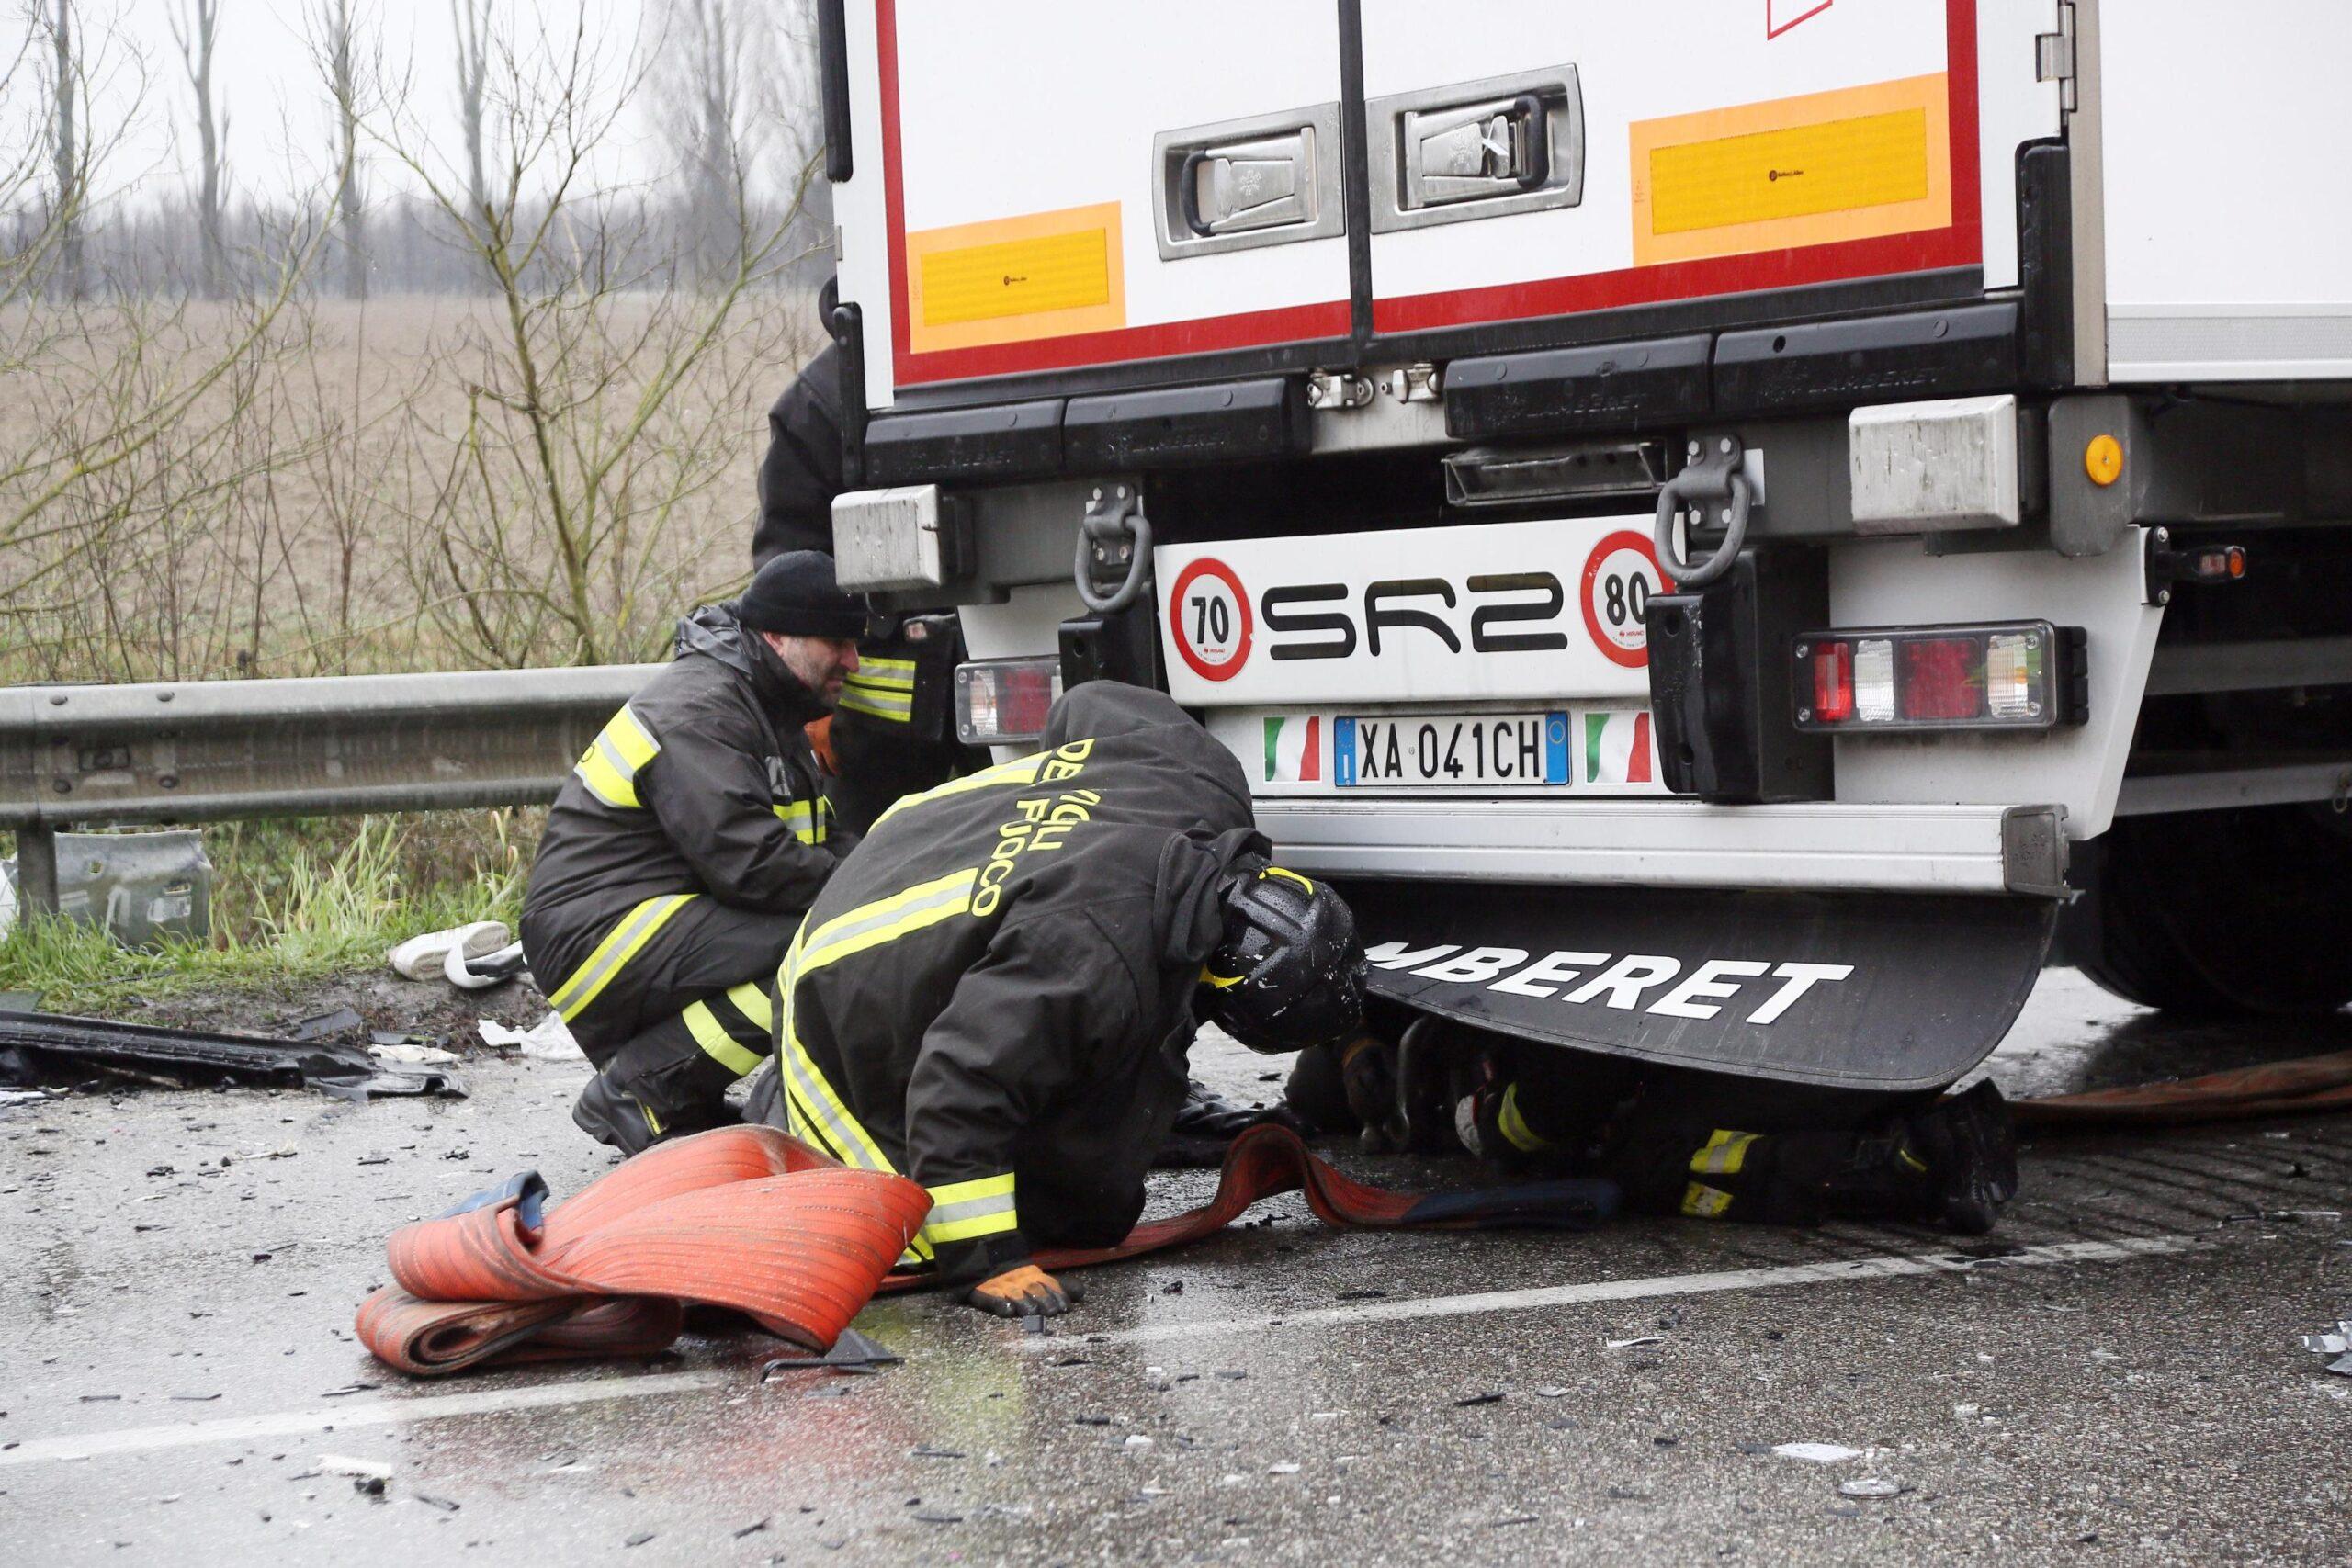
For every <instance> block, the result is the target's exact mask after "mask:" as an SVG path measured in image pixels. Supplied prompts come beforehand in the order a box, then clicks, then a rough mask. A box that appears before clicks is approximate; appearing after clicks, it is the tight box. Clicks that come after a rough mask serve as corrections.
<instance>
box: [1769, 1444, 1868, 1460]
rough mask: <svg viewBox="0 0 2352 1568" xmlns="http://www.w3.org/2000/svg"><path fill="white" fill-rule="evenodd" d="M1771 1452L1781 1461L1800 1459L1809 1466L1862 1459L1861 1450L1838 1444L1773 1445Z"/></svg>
mask: <svg viewBox="0 0 2352 1568" xmlns="http://www.w3.org/2000/svg"><path fill="white" fill-rule="evenodd" d="M1772 1451H1773V1452H1774V1453H1776V1454H1778V1455H1780V1456H1781V1458H1782V1459H1801V1460H1804V1461H1806V1462H1807V1463H1810V1464H1843V1463H1845V1462H1846V1461H1848V1460H1849V1459H1860V1458H1861V1457H1862V1450H1860V1449H1849V1448H1847V1447H1845V1446H1843V1445H1842V1444H1838V1443H1775V1444H1774V1445H1773V1446H1772Z"/></svg>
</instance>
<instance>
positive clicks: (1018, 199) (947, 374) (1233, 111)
mask: <svg viewBox="0 0 2352 1568" xmlns="http://www.w3.org/2000/svg"><path fill="white" fill-rule="evenodd" d="M849 9H850V33H851V36H850V38H849V39H848V40H847V41H848V52H849V57H850V59H851V60H852V61H853V62H857V63H856V64H855V65H854V66H853V70H857V71H861V72H862V70H863V69H865V62H867V61H869V60H870V61H872V62H874V66H873V68H874V69H876V70H877V71H878V79H877V80H876V88H877V91H876V94H875V101H876V102H877V104H878V108H879V123H878V125H877V126H876V130H877V131H878V134H879V142H880V146H879V149H878V151H879V156H878V157H877V158H873V159H870V160H869V159H865V158H861V159H860V160H859V161H858V167H857V171H856V176H855V178H854V180H853V182H852V188H851V189H849V190H846V191H844V192H843V193H842V200H843V209H842V218H843V226H844V230H845V231H853V232H856V233H860V234H869V233H872V232H875V231H876V226H875V225H873V224H871V223H870V222H867V221H865V217H864V210H863V209H865V208H867V207H870V206H871V205H873V204H875V203H876V199H877V198H878V205H879V206H880V208H881V211H880V212H879V213H878V215H877V216H878V217H879V218H880V219H881V220H882V221H881V225H880V227H881V229H882V231H883V232H884V233H885V235H886V254H884V255H882V256H878V257H877V256H875V255H873V254H859V253H857V252H855V251H853V252H851V254H845V255H844V256H843V258H842V271H843V281H844V288H843V291H842V292H843V297H844V298H847V299H856V300H858V301H859V302H860V303H861V306H862V308H863V309H864V310H865V313H866V314H865V338H866V343H867V348H868V352H867V356H866V358H867V363H866V374H867V389H868V393H869V400H870V401H871V402H872V403H873V404H874V405H875V406H883V405H885V404H887V403H888V402H890V401H892V398H891V397H890V396H889V395H888V394H889V392H890V390H891V389H893V388H896V389H910V388H918V387H922V386H926V385H929V384H933V383H938V382H944V381H962V380H968V379H971V378H979V377H996V376H1007V375H1018V374H1023V373H1027V372H1037V371H1052V370H1060V369H1067V368H1069V367H1118V366H1123V365H1125V364H1128V363H1131V362H1135V361H1139V360H1159V359H1165V358H1169V357H1171V356H1176V355H1205V354H1218V353H1227V352H1231V351H1240V350H1251V349H1257V348H1261V347H1264V346H1266V345H1270V344H1287V345H1293V346H1294V347H1295V348H1298V349H1299V350H1300V351H1301V352H1302V353H1303V354H1305V357H1303V358H1301V359H1300V361H1299V366H1300V367H1304V365H1305V364H1306V363H1308V362H1309V361H1311V360H1312V358H1313V357H1314V355H1312V354H1311V353H1305V350H1306V348H1307V346H1308V345H1312V344H1315V343H1317V341H1318V340H1319V341H1321V342H1322V343H1324V344H1326V345H1327V346H1328V344H1329V342H1330V340H1334V339H1339V340H1344V339H1345V338H1346V337H1347V336H1348V333H1349V328H1350V321H1351V302H1350V289H1349V269H1348V242H1347V238H1346V234H1345V227H1346V223H1345V212H1344V209H1343V200H1342V194H1341V193H1342V188H1343V181H1342V160H1343V155H1344V151H1345V150H1344V146H1343V138H1342V132H1341V123H1342V117H1341V114H1340V97H1341V93H1340V15H1339V8H1338V7H1337V6H1328V5H1284V6H1268V5H1263V4H1259V3H1253V0H1187V3H1186V4H1184V5H1182V6H1073V5H1069V4H1067V3H1066V0H992V3H991V4H989V5H988V6H978V7H976V6H972V5H970V4H968V3H965V0H876V4H875V5H874V6H872V8H871V10H870V11H869V10H868V9H867V8H866V7H864V6H852V7H850V8H849ZM869 20H870V22H871V25H872V26H873V28H874V33H873V36H872V37H871V38H870V39H869V38H865V37H862V36H860V35H861V34H862V33H863V31H864V28H865V26H866V25H867V23H868V21H869ZM1204 48H1207V49H1211V50H1213V51H1214V53H1215V55H1216V61H1217V67H1216V69H1215V70H1213V71H1208V70H1201V69H1198V68H1196V65H1195V66H1194V67H1192V68H1187V69H1182V70H1172V69H1160V68H1159V66H1158V65H1157V64H1156V63H1155V62H1169V61H1178V60H1181V61H1186V62H1198V60H1199V59H1200V56H1201V53H1202V51H1203V50H1204ZM868 51H870V52H868ZM861 96H862V95H861ZM877 274H878V275H880V276H877ZM877 285H878V286H879V287H877ZM884 301H887V306H886V308H884V309H880V310H877V309H876V306H877V305H878V304H882V303H883V302H884ZM877 316H887V321H877V320H876V317H877ZM1284 367H1288V366H1284Z"/></svg>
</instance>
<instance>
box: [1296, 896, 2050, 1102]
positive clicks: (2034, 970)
mask: <svg viewBox="0 0 2352 1568" xmlns="http://www.w3.org/2000/svg"><path fill="white" fill-rule="evenodd" d="M1342 886H1343V891H1344V892H1345V893H1346V894H1347V897H1348V899H1349V902H1350V903H1351V904H1352V905H1354V907H1355V909H1356V915H1357V920H1358V923H1359V924H1360V926H1361V927H1362V929H1363V938H1364V943H1365V948H1366V951H1367V953H1368V955H1369V956H1370V958H1371V961H1372V967H1371V971H1370V982H1371V989H1372V991H1373V993H1374V995H1376V996H1380V997H1385V998H1389V999H1390V1000H1393V1001H1397V1002H1402V1003H1404V1004H1406V1005H1408V1006H1409V1007H1412V1008H1416V1009H1419V1010H1422V1011H1424V1012H1431V1013H1436V1014H1438V1015H1439V1016H1441V1017H1444V1018H1451V1019H1455V1020H1459V1021H1462V1022H1464V1023H1469V1024H1475V1025H1476V1026H1478V1027H1480V1028H1483V1029H1491V1030H1494V1031H1496V1032H1499V1033H1503V1034H1508V1035H1512V1036H1515V1037H1517V1038H1519V1039H1522V1040H1533V1041H1542V1042H1549V1043H1555V1044H1560V1045H1567V1046H1573V1047H1576V1048H1577V1049H1581V1050H1591V1051H1599V1052H1601V1053H1604V1054H1606V1055H1617V1056H1630V1057H1634V1058H1637V1059H1639V1060H1642V1061H1647V1062H1658V1063H1664V1064H1668V1065H1670V1066H1679V1067H1691V1068H1696V1069H1699V1070H1702V1071H1707V1072H1717V1073H1732V1074H1737V1075H1742V1076H1745V1077H1763V1078H1776V1079H1780V1080H1782V1081H1785V1082H1791V1083H1802V1084H1814V1085H1820V1086H1823V1087H1836V1088H1841V1089H1865V1090H1879V1091H1890V1092H1899V1091H1907V1090H1914V1089H1939V1088H1941V1087H1943V1086H1944V1085H1946V1084H1949V1083H1951V1081H1952V1080H1953V1079H1954V1078H1957V1077H1960V1076H1961V1075H1962V1074H1963V1073H1965V1072H1967V1071H1968V1070H1969V1069H1970V1068H1971V1067H1973V1066H1976V1064H1977V1063H1979V1062H1981V1061H1983V1060H1984V1059H1985V1056H1986V1055H1990V1054H1991V1052H1992V1050H1993V1047H1994V1046H1996V1045H1997V1044H1998V1043H2000V1041H2001V1036H2002V1035H2003V1034H2005V1033H2007V1032H2008V1028H2009V1025H2010V1023H2011V1022H2012V1021H2015V1020H2016V1018H2017V1015H2018V1009H2019V1008H2021V1007H2023V1006H2024V1005H2025V999H2026V997H2027V996H2028V995H2029V994H2030V992H2031V991H2032V989H2033V983H2034V977H2035V976H2037V975H2038V974H2039V973H2040V972H2041V962H2042V956H2043V954H2044V953H2046V952H2047V950H2048V948H2049V945H2050V934H2051V930H2052V926H2053V924H2054V923H2055V921H2056V918H2057V908H2058V907H2057V905H2056V904H2055V903H2053V902H2052V901H2050V900H2047V899H2041V898H2011V897H1974V896H1962V895H1934V894H1928V895H1922V894H1885V893H1842V894H1821V893H1769V892H1767V893H1727V892H1714V891H1705V890H1683V889H1673V890H1668V889H1657V888H1624V887H1496V886H1477V887H1471V886H1450V885H1447V884H1443V883H1429V882H1377V883H1362V882H1360V883H1352V884H1345V885H1342Z"/></svg>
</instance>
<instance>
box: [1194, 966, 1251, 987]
mask: <svg viewBox="0 0 2352 1568" xmlns="http://www.w3.org/2000/svg"><path fill="white" fill-rule="evenodd" d="M1249 977H1250V976H1247V975H1220V974H1218V973H1217V972H1216V970H1214V969H1212V968H1210V967H1209V966H1208V965H1207V964H1202V965H1201V984H1203V985H1204V986H1206V987H1209V988H1210V989H1211V990H1214V991H1225V990H1230V989H1232V988H1233V987H1236V986H1238V985H1239V984H1241V982H1242V981H1244V980H1247V979H1248V978H1249Z"/></svg>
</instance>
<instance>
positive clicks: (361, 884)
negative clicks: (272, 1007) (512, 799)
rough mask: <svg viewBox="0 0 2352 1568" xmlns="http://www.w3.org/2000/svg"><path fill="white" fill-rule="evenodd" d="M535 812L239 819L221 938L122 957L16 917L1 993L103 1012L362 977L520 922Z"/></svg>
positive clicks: (216, 844) (232, 829) (60, 927)
mask: <svg viewBox="0 0 2352 1568" xmlns="http://www.w3.org/2000/svg"><path fill="white" fill-rule="evenodd" d="M538 816H539V814H538V813H536V812H532V813H522V812H514V811H486V812H441V813H432V814H424V815H417V816H410V817H363V818H358V819H356V822H355V821H354V820H353V819H351V818H315V819H301V820H295V821H284V822H239V823H230V824H227V825H225V826H223V827H220V828H218V829H211V830H209V831H208V833H207V835H206V841H205V848H206V852H207V853H208V854H209V856H210V857H211V859H212V862H213V897H212V935H211V938H210V940H209V941H208V942H198V941H194V940H185V939H183V940H175V941H171V942H165V943H164V944H163V945H161V946H159V947H155V948H151V949H143V950H134V949H130V948H126V947H124V946H122V945H121V944H120V943H119V942H116V941H115V940H114V939H113V938H112V937H110V936H108V935H107V933H106V932H105V931H100V930H98V929H97V928H96V927H94V926H87V925H84V924H82V923H80V922H79V921H74V920H59V919H24V920H19V921H18V922H17V925H16V927H15V928H14V929H12V930H11V931H9V932H8V933H7V935H6V937H5V938H0V990H8V991H37V992H39V993H40V998H41V1004H40V1005H41V1006H42V1007H43V1008H45V1009H47V1010H51V1011H53V1012H84V1013H104V1012H106V1011H107V1010H110V1009H119V1008H121V1007H122V1006H123V1004H125V1003H126V1002H132V1001H140V1000H149V999H162V998H171V997H181V996H187V995H190V994H219V995H252V996H255V997H267V996H284V995H286V994H288V993H289V992H291V991H293V990H295V989H297V988H299V987H301V986H303V985H306V984H310V983H314V982H317V981H320V980H323V979H326V978H329V977H331V976H335V975H339V974H347V973H350V972H352V971H354V970H380V969H381V968H382V966H383V963H384V952H385V950H386V949H387V948H390V946H392V945H393V944H394V943H396V942H400V941H401V940H403V939H404V938H407V937H411V936H413V935H415V934H417V933H418V932H420V931H436V930H439V929H441V928H443V927H445V926H453V925H458V924H460V923H462V922H464V921H467V920H504V921H506V922H507V923H509V924H510V925H511V924H513V923H514V921H515V918H516V916H517V914H518V913H519V912H520V909H521V907H522V897H523V883H524V876H525V874H526V870H527V868H528V866H529V863H530V852H529V849H528V844H529V843H530V842H532V841H535V840H536V839H537V827H538V822H537V818H538Z"/></svg>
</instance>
